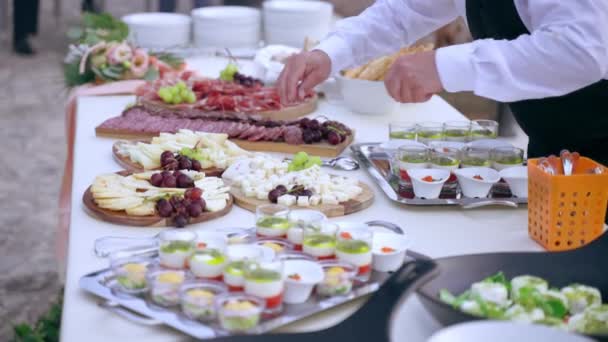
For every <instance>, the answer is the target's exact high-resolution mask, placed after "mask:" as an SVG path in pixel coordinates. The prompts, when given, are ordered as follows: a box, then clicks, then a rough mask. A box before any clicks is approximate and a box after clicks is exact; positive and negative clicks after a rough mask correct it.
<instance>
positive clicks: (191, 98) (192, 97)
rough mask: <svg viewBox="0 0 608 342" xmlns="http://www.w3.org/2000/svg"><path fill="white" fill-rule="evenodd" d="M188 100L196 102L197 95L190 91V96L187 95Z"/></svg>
mask: <svg viewBox="0 0 608 342" xmlns="http://www.w3.org/2000/svg"><path fill="white" fill-rule="evenodd" d="M186 101H188V103H194V102H196V96H195V95H194V93H193V92H190V93H188V96H187V97H186Z"/></svg>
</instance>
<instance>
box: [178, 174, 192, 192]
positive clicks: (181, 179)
mask: <svg viewBox="0 0 608 342" xmlns="http://www.w3.org/2000/svg"><path fill="white" fill-rule="evenodd" d="M176 184H177V187H178V188H182V189H184V188H191V187H193V186H194V181H193V180H192V178H190V177H188V175H184V174H181V175H179V176H178V177H177V180H176Z"/></svg>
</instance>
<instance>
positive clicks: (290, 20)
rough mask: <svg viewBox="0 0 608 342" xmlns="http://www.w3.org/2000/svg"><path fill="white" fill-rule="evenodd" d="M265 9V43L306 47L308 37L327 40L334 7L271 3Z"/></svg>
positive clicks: (287, 0)
mask: <svg viewBox="0 0 608 342" xmlns="http://www.w3.org/2000/svg"><path fill="white" fill-rule="evenodd" d="M263 7H264V9H263V11H264V41H265V42H266V44H283V45H288V46H293V47H300V48H301V47H302V46H303V44H304V39H305V38H306V37H308V38H310V39H313V40H321V39H322V38H324V37H325V36H326V35H327V33H329V29H330V26H331V20H332V17H333V11H334V7H333V5H332V4H330V3H328V2H323V1H310V0H269V1H265V2H264V5H263Z"/></svg>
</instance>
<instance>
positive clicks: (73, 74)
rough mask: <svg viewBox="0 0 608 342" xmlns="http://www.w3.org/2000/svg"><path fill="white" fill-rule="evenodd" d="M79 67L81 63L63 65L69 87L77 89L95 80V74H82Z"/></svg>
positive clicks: (88, 72) (90, 72)
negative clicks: (76, 87)
mask: <svg viewBox="0 0 608 342" xmlns="http://www.w3.org/2000/svg"><path fill="white" fill-rule="evenodd" d="M79 67H80V66H79V62H75V63H71V64H63V75H64V78H65V83H66V85H67V86H68V87H75V86H78V85H81V84H84V83H89V82H93V81H94V80H95V74H94V73H93V72H92V71H90V70H87V71H85V73H84V74H81V73H80V71H79Z"/></svg>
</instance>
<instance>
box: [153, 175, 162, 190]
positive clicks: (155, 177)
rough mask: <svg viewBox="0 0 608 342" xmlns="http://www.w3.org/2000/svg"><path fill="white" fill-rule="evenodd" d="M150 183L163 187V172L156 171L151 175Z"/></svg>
mask: <svg viewBox="0 0 608 342" xmlns="http://www.w3.org/2000/svg"><path fill="white" fill-rule="evenodd" d="M150 184H152V185H154V186H157V187H161V186H162V185H163V175H162V174H161V173H155V174H153V175H152V177H150Z"/></svg>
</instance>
